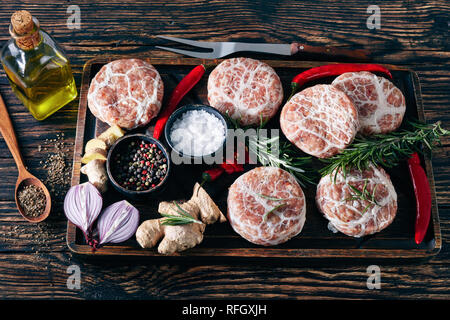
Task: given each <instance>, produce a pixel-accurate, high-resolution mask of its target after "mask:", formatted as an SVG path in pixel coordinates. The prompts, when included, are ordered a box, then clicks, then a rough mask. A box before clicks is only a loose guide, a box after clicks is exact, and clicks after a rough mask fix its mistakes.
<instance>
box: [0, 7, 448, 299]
mask: <svg viewBox="0 0 450 320" xmlns="http://www.w3.org/2000/svg"><path fill="white" fill-rule="evenodd" d="M71 4H77V5H79V7H80V9H81V29H79V30H77V29H68V28H67V26H66V21H67V19H68V17H69V16H70V14H69V13H67V11H66V10H67V8H68V6H69V5H71ZM371 4H373V2H372V1H345V2H341V1H339V2H327V1H320V0H314V1H242V0H226V1H220V0H218V1H214V2H211V3H209V2H208V1H192V0H190V1H158V0H155V1H128V2H126V3H124V2H122V1H115V0H108V1H95V3H93V1H88V0H79V1H76V2H75V3H72V2H71V1H70V0H69V1H61V0H56V1H43V0H41V1H33V0H22V1H11V0H3V1H2V6H1V9H0V44H1V45H2V46H3V44H4V43H5V41H6V40H7V39H8V38H9V35H8V25H9V19H10V15H11V14H12V13H13V12H14V11H15V10H18V9H27V10H29V11H31V13H32V14H33V15H35V16H36V17H37V18H38V19H39V21H40V22H41V25H42V26H43V27H44V28H45V29H46V30H47V31H48V32H50V33H51V34H52V35H53V36H54V37H55V38H56V40H57V41H58V42H59V43H60V44H61V46H62V47H63V48H64V49H65V51H66V53H67V54H68V56H69V58H70V60H71V63H72V66H73V70H74V73H75V78H76V82H77V85H78V86H79V85H80V80H81V79H80V77H81V72H82V67H83V64H84V63H85V62H86V61H87V60H88V59H91V58H93V57H97V56H99V55H103V54H106V55H108V54H135V55H136V54H138V55H140V54H142V55H149V54H150V55H153V56H171V54H169V53H166V52H161V51H157V50H155V48H154V46H155V45H156V44H161V43H162V41H160V40H158V39H156V38H155V37H154V36H155V35H156V34H165V35H173V36H180V37H186V38H194V39H199V40H213V41H223V40H241V41H254V42H262V41H266V42H279V43H289V42H292V41H300V42H301V41H304V42H306V43H308V44H312V45H331V46H339V47H346V48H366V49H369V50H371V52H372V55H373V61H375V62H379V63H389V64H398V65H402V66H406V67H409V68H411V69H413V70H415V71H417V72H418V74H419V77H420V81H421V84H422V94H423V99H424V107H425V116H426V119H427V121H428V122H434V121H438V120H440V121H442V123H443V126H444V127H445V128H447V129H449V128H450V112H449V109H448V108H449V104H450V93H449V90H448V89H449V82H450V75H449V71H450V70H449V69H450V68H449V67H450V52H449V51H450V50H449V49H450V44H449V41H448V39H449V36H450V35H449V27H450V6H449V4H448V1H445V0H437V1H396V0H395V1H389V2H382V3H381V4H379V5H380V8H381V29H373V30H370V29H368V28H367V26H366V20H367V18H368V17H369V16H370V14H368V13H367V7H368V6H369V5H371ZM256 57H258V56H256ZM309 58H311V57H309ZM298 59H302V58H301V57H298ZM0 92H1V94H2V95H3V97H4V100H5V102H6V104H7V106H8V108H9V112H10V114H11V118H12V121H13V123H14V125H15V129H16V132H17V135H18V139H19V143H20V145H21V147H22V152H23V156H24V158H25V161H26V163H27V165H28V167H29V168H30V170H31V171H32V172H33V173H35V174H36V175H37V176H39V177H43V175H44V170H43V169H42V164H40V161H43V160H44V159H45V157H46V153H45V152H44V151H42V150H41V151H39V148H38V145H39V144H43V143H45V140H46V139H54V138H55V137H56V136H57V134H61V133H64V139H65V141H66V142H67V143H69V144H70V143H71V142H73V141H74V136H75V124H76V118H77V107H78V101H74V102H73V103H70V104H69V105H68V106H66V107H65V108H63V109H62V110H61V111H59V112H57V113H56V114H54V115H53V116H52V117H50V118H49V119H48V120H45V121H43V122H38V121H36V120H35V119H34V118H33V117H32V116H31V115H30V114H29V113H28V112H27V111H26V110H25V108H24V107H23V105H22V104H21V103H20V102H19V101H18V99H17V98H16V97H15V96H14V95H13V94H12V92H11V89H10V87H9V85H8V82H7V79H6V77H5V74H4V72H3V70H1V71H0ZM443 142H444V143H443V147H442V148H441V149H439V150H438V151H437V152H436V153H435V156H434V159H433V168H434V176H435V180H436V192H437V200H438V204H439V213H440V219H441V229H442V237H443V249H442V251H441V252H440V254H439V255H438V256H436V257H435V258H433V259H432V260H430V261H428V262H425V263H408V264H404V263H397V262H396V261H391V262H383V261H379V262H377V261H375V262H371V264H377V265H379V266H380V268H381V290H369V289H367V286H366V280H367V277H368V274H367V272H366V269H367V267H368V265H369V263H368V262H364V261H359V262H358V261H356V262H352V263H350V262H342V263H338V262H332V263H325V264H318V263H317V262H305V263H302V264H299V265H289V266H286V265H283V264H281V263H276V262H275V263H272V264H269V265H267V264H263V263H256V264H255V263H250V262H248V263H246V262H245V261H241V262H239V263H233V262H229V261H228V262H227V261H226V262H224V261H220V260H219V259H217V260H215V261H207V262H205V261H203V262H196V261H190V262H188V263H185V262H183V261H181V262H180V261H177V262H170V263H167V264H164V263H163V264H161V263H158V264H157V265H155V264H153V263H152V262H151V261H107V262H104V261H102V262H100V261H86V260H83V259H80V258H77V257H74V256H72V255H71V254H70V252H69V251H68V249H67V247H66V243H65V231H66V219H65V217H64V214H63V212H62V209H61V202H62V198H61V197H59V198H56V199H55V203H54V207H55V208H54V210H53V212H52V215H51V217H50V218H49V219H48V220H47V221H46V222H45V223H43V224H42V225H34V224H29V223H26V222H25V221H24V220H23V219H22V218H21V217H20V216H19V214H18V212H17V210H16V207H15V203H14V185H15V181H16V178H17V170H16V168H15V165H14V162H13V159H12V157H11V155H10V153H9V152H8V149H7V147H6V145H5V143H4V141H3V139H0V298H38V299H44V298H53V299H62V298H73V299H116V298H123V299H135V298H139V299H168V298H169V299H170V298H176V299H188V298H216V299H217V298H262V299H272V298H290V299H311V298H327V299H328V298H405V299H417V298H437V299H444V298H447V299H448V298H450V272H449V270H448V268H449V266H450V249H449V247H448V244H449V240H450V191H449V182H450V169H449V164H450V160H449V157H450V140H449V139H445V140H444V141H443ZM72 154H73V147H71V146H70V147H69V158H71V157H72ZM69 160H70V159H69ZM71 265H77V266H79V267H80V271H81V288H80V289H78V290H77V289H75V290H71V289H68V287H67V279H68V276H69V275H70V274H68V273H67V268H68V267H69V266H71Z"/></svg>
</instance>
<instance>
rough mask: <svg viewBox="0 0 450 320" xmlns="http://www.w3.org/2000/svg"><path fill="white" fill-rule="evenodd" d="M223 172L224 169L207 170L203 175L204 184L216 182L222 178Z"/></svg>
mask: <svg viewBox="0 0 450 320" xmlns="http://www.w3.org/2000/svg"><path fill="white" fill-rule="evenodd" d="M223 171H224V169H223V168H222V167H217V168H212V169H209V170H206V171H205V172H203V173H202V179H203V182H205V181H208V182H210V181H214V180H216V179H217V178H218V177H220V175H221V174H222V173H223Z"/></svg>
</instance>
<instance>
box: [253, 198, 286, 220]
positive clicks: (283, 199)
mask: <svg viewBox="0 0 450 320" xmlns="http://www.w3.org/2000/svg"><path fill="white" fill-rule="evenodd" d="M256 195H257V196H258V197H261V198H263V199H267V200H271V201H286V200H289V198H277V197H272V196H267V195H265V194H261V193H256ZM285 205H287V203H286V202H282V203H280V204H278V205H276V206H275V207H273V208H272V209H270V210H269V211H267V212H266V213H264V215H263V221H264V222H265V221H266V220H267V216H268V215H269V214H271V213H272V212H274V211H275V210H277V209H279V208H281V207H284V206H285Z"/></svg>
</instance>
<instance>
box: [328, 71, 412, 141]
mask: <svg viewBox="0 0 450 320" xmlns="http://www.w3.org/2000/svg"><path fill="white" fill-rule="evenodd" d="M332 85H334V86H335V87H336V88H338V89H340V90H342V91H344V92H345V93H346V94H347V95H348V97H349V98H350V99H351V100H352V101H353V103H354V104H355V107H356V108H357V109H358V113H359V123H360V132H361V133H362V134H365V135H370V134H376V133H387V132H391V131H394V130H396V129H397V128H398V127H399V126H400V124H401V123H402V120H403V116H404V114H405V110H406V104H405V97H404V96H403V93H402V92H401V91H400V89H399V88H397V87H396V86H395V85H394V84H393V83H392V82H390V81H389V80H387V79H385V78H383V77H379V76H377V75H375V74H373V73H370V72H366V71H362V72H347V73H344V74H342V75H340V76H339V77H337V78H336V79H334V81H333V83H332Z"/></svg>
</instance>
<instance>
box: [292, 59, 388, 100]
mask: <svg viewBox="0 0 450 320" xmlns="http://www.w3.org/2000/svg"><path fill="white" fill-rule="evenodd" d="M359 71H369V72H379V73H382V74H384V75H386V76H388V77H389V78H390V79H392V74H391V72H390V71H389V70H388V69H386V68H385V67H383V66H381V65H379V64H358V63H337V64H327V65H323V66H320V67H315V68H311V69H309V70H306V71H303V72H301V73H299V74H298V75H296V76H295V77H294V78H293V79H292V81H291V87H292V93H291V95H290V97H289V99H290V98H291V97H292V96H293V95H294V94H295V93H296V92H297V90H298V89H299V88H300V87H301V86H303V85H304V84H305V83H307V82H309V81H314V80H318V79H322V78H325V77H332V76H339V75H341V74H343V73H346V72H359ZM289 99H288V100H289Z"/></svg>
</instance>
